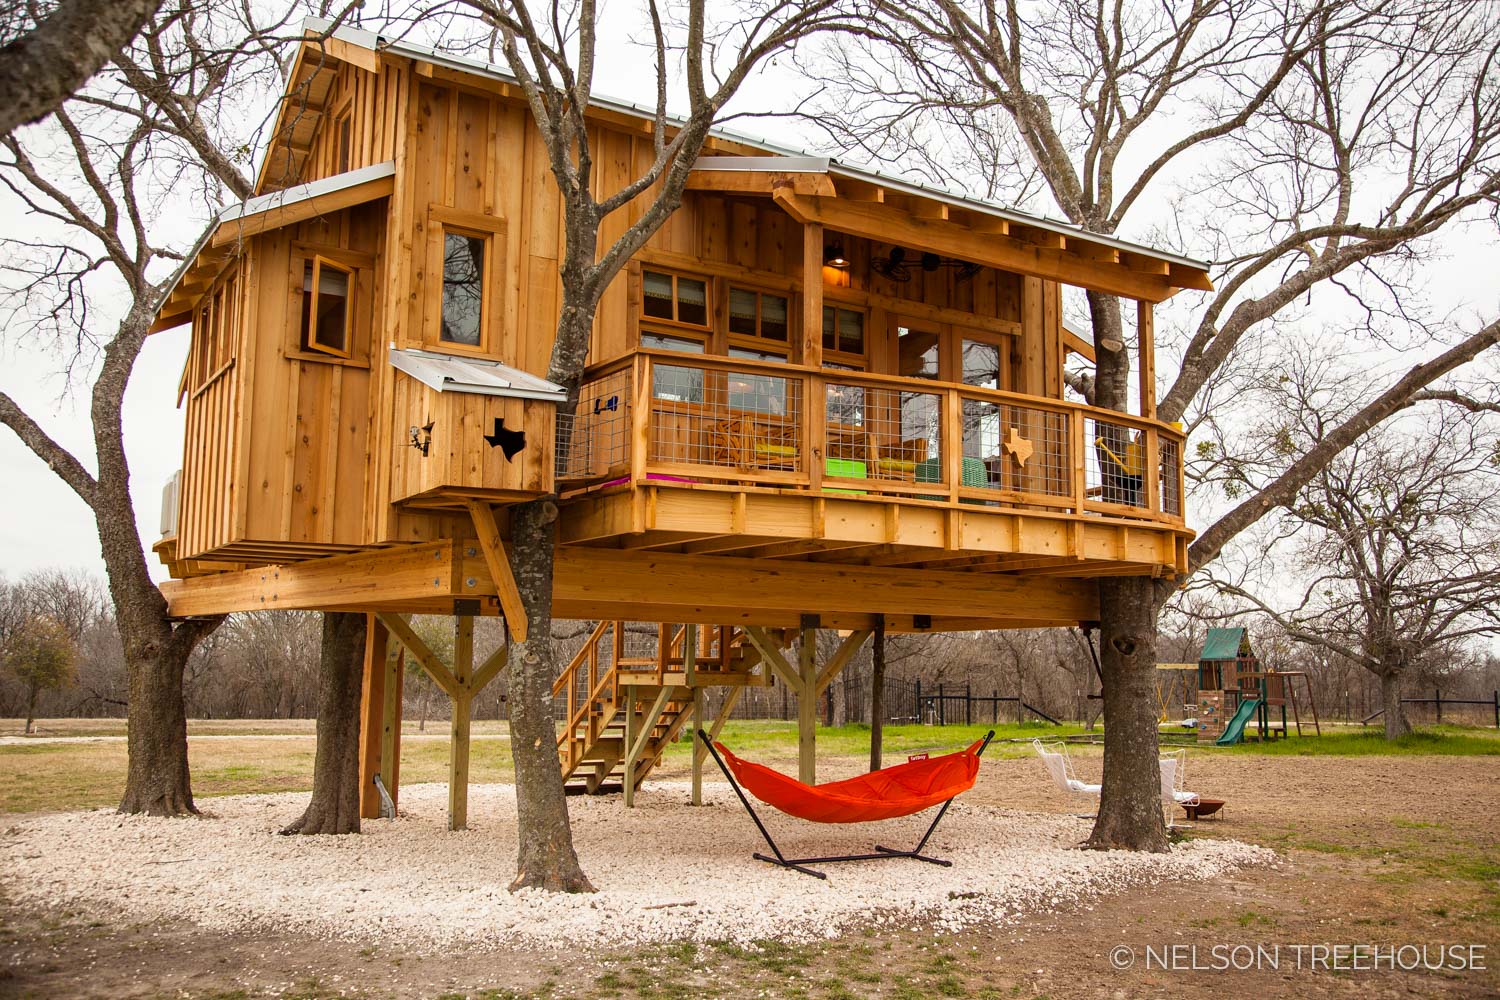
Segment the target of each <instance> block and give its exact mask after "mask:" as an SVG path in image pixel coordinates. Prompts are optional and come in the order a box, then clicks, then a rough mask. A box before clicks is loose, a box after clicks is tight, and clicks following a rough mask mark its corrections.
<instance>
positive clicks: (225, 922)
mask: <svg viewBox="0 0 1500 1000" xmlns="http://www.w3.org/2000/svg"><path fill="white" fill-rule="evenodd" d="M401 798H402V801H401V805H402V813H403V815H402V816H401V818H399V819H396V820H376V821H366V823H365V828H364V829H365V832H364V834H363V835H361V836H358V837H281V836H277V835H276V833H275V831H276V829H277V828H278V827H279V826H281V825H282V824H283V823H285V822H286V821H287V820H289V819H291V818H292V817H294V816H296V815H297V814H298V812H299V811H300V810H301V808H302V807H303V806H304V805H305V803H306V795H305V793H293V794H279V795H244V796H232V797H225V798H215V799H212V800H206V801H205V805H206V808H207V810H208V811H209V815H207V816H205V818H203V819H198V820H191V819H189V820H181V819H178V820H166V819H148V818H142V817H122V816H119V815H116V814H115V813H113V812H110V811H108V810H95V811H91V812H79V813H59V814H53V815H47V816H37V817H32V818H26V819H23V820H20V821H19V822H18V823H16V825H14V826H12V827H10V828H9V829H7V830H6V831H5V833H4V835H3V836H0V880H3V882H4V883H5V885H6V887H7V892H9V893H10V894H11V896H12V898H13V900H14V902H16V903H19V904H22V905H25V904H27V903H28V902H30V903H38V904H40V903H46V904H53V905H57V904H61V905H66V906H74V905H77V906H82V907H86V908H88V909H89V910H90V911H95V912H99V913H101V914H111V913H112V914H113V915H114V916H115V917H116V918H117V919H121V920H127V921H132V922H150V921H152V920H157V919H164V918H179V917H187V918H189V919H191V920H194V921H196V922H197V923H199V924H200V925H202V926H204V927H208V928H212V929H215V930H225V931H237V930H270V929H275V930H280V931H289V932H292V933H297V934H306V935H310V936H314V937H319V938H326V939H344V940H351V941H362V940H371V941H374V940H383V941H390V940H391V939H392V938H397V939H399V940H401V941H402V942H403V943H404V944H405V945H406V946H408V947H410V948H414V949H418V950H423V949H434V950H435V949H438V948H444V947H448V946H451V945H453V944H463V945H467V946H470V947H478V948H485V947H495V946H510V947H513V946H518V945H519V946H523V947H533V948H535V947H540V948H568V947H592V946H611V945H631V944H637V943H644V942H654V941H663V940H674V939H683V938H690V939H694V940H698V941H710V940H730V941H735V942H738V943H741V944H750V943H753V942H755V941H758V940H763V939H768V938H775V939H779V940H783V941H807V940H812V939H817V938H831V937H835V936H837V935H839V934H842V933H845V932H847V931H849V930H851V929H853V928H857V927H861V926H876V927H880V926H887V927H908V926H914V925H915V924H917V923H918V922H922V923H924V924H929V925H931V926H933V927H934V928H935V929H938V930H947V931H952V930H958V929H961V928H963V927H967V926H972V925H974V924H977V923H981V922H991V921H1004V920H1008V919H1013V918H1016V917H1019V916H1021V915H1023V914H1027V913H1035V912H1042V911H1047V910H1051V909H1055V908H1058V907H1061V906H1067V905H1073V904H1075V903H1077V902H1079V901H1084V902H1085V903H1086V901H1087V900H1089V899H1091V898H1093V897H1095V896H1097V895H1099V894H1102V893H1109V892H1115V891H1119V890H1121V889H1125V888H1127V887H1131V886H1141V885H1148V884H1153V883H1157V882H1161V881H1164V880H1170V879H1188V880H1191V879H1212V878H1214V877H1215V876H1218V875H1220V874H1223V873H1226V872H1228V871H1231V870H1233V869H1235V868H1237V867H1240V866H1242V865H1249V864H1260V865H1265V864H1273V863H1274V855H1273V854H1272V852H1270V851H1267V850H1265V849H1263V848H1258V847H1254V846H1251V845H1247V844H1242V843H1238V842H1235V841H1229V840H1202V841H1190V842H1188V843H1185V844H1183V845H1179V846H1178V847H1177V848H1175V849H1174V850H1173V852H1172V853H1171V854H1170V855H1155V856H1151V855H1132V854H1127V853H1122V852H1110V853H1100V852H1092V851H1078V850H1071V849H1070V847H1071V846H1072V845H1074V844H1076V843H1078V842H1079V841H1080V840H1081V839H1082V838H1083V837H1084V836H1085V835H1086V833H1087V831H1088V825H1087V823H1086V822H1085V821H1083V820H1078V819H1074V818H1071V817H1066V816H1057V815H1046V814H1039V813H1031V812H1021V811H1017V810H1012V809H1000V808H995V807H991V806H982V805H970V804H966V803H964V802H963V801H962V800H960V802H959V803H957V804H955V805H954V807H953V808H952V809H951V810H950V811H949V814H948V816H947V818H946V819H944V821H943V824H942V825H941V826H940V827H939V828H938V833H937V834H936V835H935V836H934V838H933V840H932V841H931V842H930V844H929V847H928V851H929V853H934V854H937V855H938V856H941V857H945V858H948V859H950V860H952V861H953V862H954V864H953V867H952V868H940V867H937V866H934V865H926V864H922V863H920V862H916V861H908V860H892V861H885V862H867V863H854V864H845V865H834V866H829V879H828V881H826V882H824V881H819V880H817V879H813V878H808V877H806V876H803V875H799V874H796V873H794V872H786V871H778V870H775V869H772V868H771V867H770V866H768V865H766V864H764V863H762V862H759V861H755V860H753V859H752V858H751V857H750V852H751V851H752V850H756V849H762V848H763V845H762V844H761V843H759V842H758V841H759V837H758V835H757V833H756V831H755V828H754V826H753V825H752V824H751V822H750V820H749V818H748V817H747V816H745V815H744V812H743V811H742V810H741V809H740V807H739V806H738V804H736V803H734V801H733V798H732V793H731V792H730V790H729V788H728V787H727V786H725V785H722V784H721V785H714V784H709V785H707V786H706V799H707V801H708V807H707V808H701V809H695V808H693V807H691V806H689V805H688V804H687V798H688V795H687V786H686V784H685V783H681V782H672V781H662V782H655V783H651V784H648V785H647V786H646V789H645V791H644V792H643V793H642V794H641V795H640V796H639V797H638V799H637V808H636V809H634V810H628V811H627V810H626V809H625V808H624V807H623V805H622V804H621V803H620V801H619V798H618V797H608V798H598V799H588V798H577V799H571V800H570V801H569V805H570V808H571V810H572V816H573V822H574V831H575V833H574V836H575V842H576V845H577V847H578V851H579V855H580V857H581V859H582V861H583V866H584V869H585V871H587V872H588V873H589V876H590V877H591V879H592V880H593V882H594V885H595V886H596V887H597V888H598V889H599V892H597V893H595V894H591V895H576V896H561V895H553V894H548V893H539V892H538V893H533V892H526V893H520V894H514V895H513V894H511V893H509V892H507V891H506V883H507V881H508V879H509V877H510V874H511V872H512V871H513V868H512V864H513V860H512V859H513V857H514V855H513V853H512V847H511V845H512V844H513V843H514V837H515V795H514V788H513V787H512V786H510V785H479V786H475V787H473V788H471V790H470V793H469V816H470V829H469V830H467V831H464V832H462V833H449V832H447V831H446V830H445V829H444V825H445V815H446V805H447V796H446V789H445V787H444V786H442V785H435V784H434V785H414V786H410V787H407V788H403V789H402V796H401ZM765 813H767V814H769V815H767V816H765V817H764V818H765V819H766V822H767V825H768V826H770V828H771V830H772V834H773V835H774V836H775V837H776V838H777V840H778V843H779V844H780V845H781V847H782V850H783V851H785V852H787V853H788V854H792V855H804V854H837V853H855V852H860V851H866V850H868V849H869V847H870V845H871V844H873V843H875V842H876V841H877V840H878V841H879V842H880V843H884V844H893V845H904V844H908V843H913V842H915V840H916V838H917V837H918V836H920V834H921V831H922V830H923V829H925V826H926V824H927V823H928V822H930V818H929V816H928V814H921V815H918V816H914V817H907V818H905V819H900V820H892V821H889V822H886V823H879V824H859V825H851V826H815V825H813V824H808V823H803V822H801V821H799V820H794V819H791V818H789V817H785V816H781V815H779V814H776V813H774V812H773V811H772V810H770V809H769V808H767V809H766V810H765Z"/></svg>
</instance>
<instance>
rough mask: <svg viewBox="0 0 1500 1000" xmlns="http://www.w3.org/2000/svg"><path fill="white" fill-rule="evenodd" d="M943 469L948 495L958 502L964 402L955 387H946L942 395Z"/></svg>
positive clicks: (961, 484) (961, 482) (961, 476)
mask: <svg viewBox="0 0 1500 1000" xmlns="http://www.w3.org/2000/svg"><path fill="white" fill-rule="evenodd" d="M942 421H943V423H942V435H941V436H942V442H943V445H942V447H943V471H944V473H945V474H946V475H947V476H948V477H949V478H948V495H949V496H950V497H951V498H952V500H953V502H954V503H958V491H959V490H960V489H962V488H963V484H964V402H963V399H962V398H961V397H960V396H959V394H958V391H957V390H956V389H946V390H944V391H943V396H942Z"/></svg>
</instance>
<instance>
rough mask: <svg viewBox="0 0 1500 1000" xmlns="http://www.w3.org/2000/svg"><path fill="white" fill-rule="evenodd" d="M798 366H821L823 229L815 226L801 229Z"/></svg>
mask: <svg viewBox="0 0 1500 1000" xmlns="http://www.w3.org/2000/svg"><path fill="white" fill-rule="evenodd" d="M802 363H803V364H804V365H807V366H809V367H812V368H820V367H822V365H823V226H822V224H820V223H816V222H809V223H807V224H806V225H804V226H803V227H802ZM820 402H821V401H820Z"/></svg>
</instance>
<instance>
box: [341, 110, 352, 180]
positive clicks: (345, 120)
mask: <svg viewBox="0 0 1500 1000" xmlns="http://www.w3.org/2000/svg"><path fill="white" fill-rule="evenodd" d="M338 133H339V146H338V172H339V173H341V174H342V173H345V172H346V171H348V169H349V164H350V162H351V155H350V150H351V148H352V145H353V144H352V138H351V137H352V134H353V129H352V127H351V125H350V121H349V113H348V112H347V111H346V112H345V113H344V116H343V117H342V118H340V119H339V127H338Z"/></svg>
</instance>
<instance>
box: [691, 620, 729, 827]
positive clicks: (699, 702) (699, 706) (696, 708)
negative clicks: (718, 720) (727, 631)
mask: <svg viewBox="0 0 1500 1000" xmlns="http://www.w3.org/2000/svg"><path fill="white" fill-rule="evenodd" d="M683 628H684V629H686V630H687V631H686V632H684V633H683V635H682V672H683V676H684V679H686V680H687V682H688V688H689V689H690V690H691V691H692V692H693V732H695V733H696V732H697V731H698V730H700V729H704V728H706V726H707V724H708V719H707V718H705V717H704V714H703V685H701V684H699V683H698V626H697V625H696V624H694V625H684V626H683ZM720 652H721V653H722V650H720ZM692 761H693V796H692V803H693V805H695V806H701V805H702V804H703V758H702V757H701V756H699V754H698V741H697V740H694V741H693V755H692Z"/></svg>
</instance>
